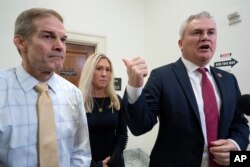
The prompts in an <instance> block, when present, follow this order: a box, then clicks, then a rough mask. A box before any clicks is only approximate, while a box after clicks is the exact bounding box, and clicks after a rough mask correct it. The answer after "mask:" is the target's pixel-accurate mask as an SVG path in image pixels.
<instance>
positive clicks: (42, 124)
mask: <svg viewBox="0 0 250 167" xmlns="http://www.w3.org/2000/svg"><path fill="white" fill-rule="evenodd" d="M35 89H36V90H37V91H38V92H39V93H40V96H39V98H38V122H39V124H38V138H39V140H38V143H39V161H40V167H58V166H59V160H58V151H57V140H56V127H55V119H54V112H53V107H52V102H51V99H50V97H49V95H48V85H47V84H46V83H38V84H37V85H36V86H35Z"/></svg>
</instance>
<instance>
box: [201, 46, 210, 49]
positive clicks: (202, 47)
mask: <svg viewBox="0 0 250 167" xmlns="http://www.w3.org/2000/svg"><path fill="white" fill-rule="evenodd" d="M209 48H210V47H209V45H201V46H200V49H209Z"/></svg>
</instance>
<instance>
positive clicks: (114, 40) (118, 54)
mask: <svg viewBox="0 0 250 167" xmlns="http://www.w3.org/2000/svg"><path fill="white" fill-rule="evenodd" d="M70 2H71V3H70ZM72 2H74V3H72ZM180 4H181V5H180ZM31 7H47V8H52V9H55V10H57V11H58V12H59V13H61V14H62V15H63V17H64V21H65V27H66V30H67V31H73V32H78V33H84V34H86V33H87V34H95V35H101V36H105V37H106V39H107V48H106V51H107V52H106V53H107V55H108V56H109V57H110V58H111V59H112V61H113V63H114V68H115V74H116V77H121V78H122V91H120V92H118V93H119V94H120V95H121V96H122V95H123V91H124V88H125V85H126V83H127V76H126V69H125V67H124V65H123V63H122V61H121V58H122V57H128V58H132V57H134V56H136V55H140V56H144V57H145V59H146V60H147V63H148V67H149V71H151V69H152V68H155V67H158V66H160V65H164V64H167V63H171V62H173V61H176V60H177V59H178V58H179V57H180V56H181V54H180V51H179V48H178V45H177V42H178V39H179V34H178V33H179V26H180V24H181V23H182V22H183V21H184V19H186V17H187V16H188V15H189V14H191V13H196V12H200V11H201V10H207V11H209V12H210V13H211V14H212V15H213V16H214V17H215V19H216V20H217V25H218V46H217V52H216V53H215V57H214V60H215V61H217V60H218V59H219V55H220V54H221V53H225V52H231V53H232V54H233V55H232V57H233V58H234V59H236V60H237V61H238V64H236V65H235V66H234V67H233V68H232V69H231V72H232V73H234V74H235V75H236V77H237V78H238V81H239V85H240V88H241V91H242V93H243V94H245V93H248V94H249V93H250V86H249V85H250V77H249V74H248V71H250V67H249V66H248V62H249V60H250V58H249V56H248V52H247V48H248V46H249V41H248V39H250V28H249V27H250V19H249V15H248V14H247V11H250V2H248V1H247V0H220V1H218V0H210V1H205V0H189V1H183V0H105V1H103V0H74V1H68V0H25V1H17V0H1V5H0V22H1V31H0V36H1V38H0V44H1V45H0V49H1V53H2V55H1V61H0V68H7V67H13V66H16V65H18V64H20V61H21V59H20V57H19V55H18V53H17V51H16V48H15V47H14V44H13V42H12V38H13V29H14V21H15V19H16V17H17V15H18V14H19V13H20V12H21V11H22V10H24V9H28V8H31ZM238 8H242V22H240V23H238V24H235V25H232V26H229V25H228V23H227V15H228V14H229V13H230V12H232V11H234V10H235V9H238ZM244 70H245V71H247V72H243V71H244ZM157 131H158V125H156V126H155V127H154V129H153V130H152V131H150V132H148V133H147V134H145V135H142V136H139V137H135V136H133V135H131V134H129V143H128V147H127V148H128V149H129V148H137V147H140V148H142V149H143V150H144V151H146V152H147V153H150V152H151V149H152V147H153V144H154V142H155V138H156V136H157Z"/></svg>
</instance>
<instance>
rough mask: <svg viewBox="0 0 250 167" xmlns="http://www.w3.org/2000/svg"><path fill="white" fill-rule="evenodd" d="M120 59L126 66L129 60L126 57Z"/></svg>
mask: <svg viewBox="0 0 250 167" xmlns="http://www.w3.org/2000/svg"><path fill="white" fill-rule="evenodd" d="M122 61H123V63H124V64H125V66H126V67H128V64H129V60H128V59H126V58H123V59H122Z"/></svg>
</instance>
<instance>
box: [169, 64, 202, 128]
mask: <svg viewBox="0 0 250 167" xmlns="http://www.w3.org/2000/svg"><path fill="white" fill-rule="evenodd" d="M173 71H174V73H175V75H176V77H177V80H178V81H179V83H180V85H181V87H182V89H183V91H184V93H185V96H186V98H187V99H188V101H189V103H190V105H191V107H192V109H193V111H194V114H195V116H196V117H197V119H198V120H199V124H200V127H201V121H200V114H199V110H198V106H197V102H196V98H195V95H194V92H193V88H192V85H191V82H190V79H189V77H188V73H187V70H186V68H185V66H184V64H183V63H182V61H181V59H179V60H178V61H177V62H176V63H174V65H173Z"/></svg>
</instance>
